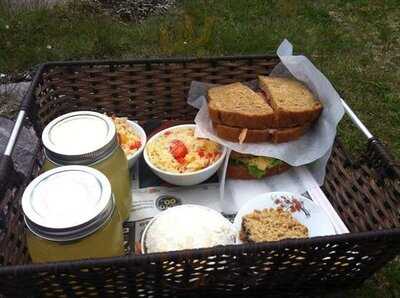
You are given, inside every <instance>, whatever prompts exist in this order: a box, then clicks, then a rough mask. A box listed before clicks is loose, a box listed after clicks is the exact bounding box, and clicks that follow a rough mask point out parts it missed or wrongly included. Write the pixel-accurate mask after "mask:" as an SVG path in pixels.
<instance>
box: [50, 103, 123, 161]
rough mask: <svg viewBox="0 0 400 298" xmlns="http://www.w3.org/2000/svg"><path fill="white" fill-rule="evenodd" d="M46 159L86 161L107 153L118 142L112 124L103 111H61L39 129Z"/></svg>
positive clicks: (100, 157) (101, 156)
mask: <svg viewBox="0 0 400 298" xmlns="http://www.w3.org/2000/svg"><path fill="white" fill-rule="evenodd" d="M42 142H43V145H44V148H45V154H46V156H47V158H48V159H50V160H51V161H53V162H55V163H56V164H60V165H74V164H81V165H88V164H92V163H94V162H96V161H98V160H100V159H103V158H105V157H106V156H108V155H109V154H110V153H111V152H113V150H114V149H115V148H116V146H118V139H117V133H116V128H115V125H114V123H113V121H112V120H111V119H110V118H109V117H107V116H106V115H102V114H100V113H96V112H89V111H79V112H72V113H68V114H65V115H62V116H60V117H58V118H56V119H54V120H53V121H51V122H50V123H49V124H48V125H47V126H46V127H45V129H44V130H43V133H42Z"/></svg>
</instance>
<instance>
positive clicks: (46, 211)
mask: <svg viewBox="0 0 400 298" xmlns="http://www.w3.org/2000/svg"><path fill="white" fill-rule="evenodd" d="M22 209H23V212H24V219H25V224H26V226H27V234H26V237H27V244H28V250H29V253H30V256H31V259H32V261H33V262H52V261H63V260H78V259H86V258H100V257H112V256H120V255H123V254H124V246H123V232H122V220H121V218H120V215H119V213H118V211H117V209H116V208H115V202H114V197H113V195H112V192H111V185H110V183H109V181H108V179H107V177H106V176H105V175H103V174H102V173H101V172H100V171H97V170H95V169H92V168H89V167H85V166H64V167H58V168H56V169H53V170H50V171H47V172H46V173H44V174H41V175H39V176H38V177H37V178H35V179H34V180H33V181H32V182H31V183H30V184H29V185H28V187H27V188H26V189H25V192H24V194H23V196H22Z"/></svg>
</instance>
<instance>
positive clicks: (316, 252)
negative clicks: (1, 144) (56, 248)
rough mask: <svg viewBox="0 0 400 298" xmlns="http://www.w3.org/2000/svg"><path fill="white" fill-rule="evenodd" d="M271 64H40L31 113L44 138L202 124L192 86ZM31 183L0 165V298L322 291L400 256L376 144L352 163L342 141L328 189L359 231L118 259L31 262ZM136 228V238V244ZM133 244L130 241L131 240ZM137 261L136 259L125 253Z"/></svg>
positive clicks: (272, 61) (393, 187) (392, 177)
mask: <svg viewBox="0 0 400 298" xmlns="http://www.w3.org/2000/svg"><path fill="white" fill-rule="evenodd" d="M278 62H279V61H278V59H277V58H276V57H272V56H251V57H243V56H242V57H224V58H204V59H164V60H163V59H157V60H135V61H104V62H62V63H49V64H45V65H43V66H42V67H41V68H40V70H39V71H38V73H37V75H36V77H35V79H34V82H33V85H32V88H31V89H30V93H29V94H28V95H27V96H26V98H25V100H24V102H23V105H22V107H23V108H24V109H26V110H27V112H28V115H29V121H30V123H31V124H32V125H33V126H34V128H35V130H36V132H37V133H38V135H40V133H41V130H42V129H43V128H44V126H45V125H46V124H47V123H48V122H49V121H51V120H52V119H54V118H55V117H57V116H59V115H62V114H64V113H67V112H71V111H76V110H94V111H99V112H105V113H114V114H116V115H119V116H127V117H130V118H132V119H137V120H140V121H145V120H149V119H161V120H184V121H188V120H189V121H190V120H192V119H193V117H194V115H195V113H196V110H194V109H193V108H192V107H190V106H188V105H187V104H186V96H187V92H188V90H189V88H190V83H191V82H192V81H193V80H197V81H203V82H210V83H218V84H225V83H230V82H234V81H249V80H253V79H255V78H256V77H257V75H261V74H262V75H268V74H269V73H270V71H271V69H272V68H273V67H274V66H275V65H276V64H277V63H278ZM37 150H38V151H37V152H38V154H37V158H36V160H35V162H34V163H33V164H32V165H30V171H29V172H30V173H31V175H29V177H24V176H22V175H21V174H19V173H17V172H16V171H15V170H14V167H13V165H12V162H11V159H10V158H8V157H6V156H3V158H2V159H1V163H0V178H1V179H0V181H1V184H0V198H1V201H0V212H1V213H0V264H1V265H2V266H1V267H0V294H2V295H4V296H10V297H14V296H21V297H28V296H46V297H67V296H68V297H69V296H74V297H88V296H101V297H103V296H104V297H105V296H110V297H132V296H138V297H156V296H165V297H170V296H178V295H179V296H183V297H188V296H190V297H191V296H204V295H215V294H218V295H219V296H225V295H226V296H235V295H244V296H252V295H265V294H266V293H268V294H269V295H274V294H276V295H289V296H291V295H296V296H298V297H300V296H301V295H310V294H320V293H322V292H327V291H334V290H337V289H343V288H345V287H355V286H357V285H359V284H360V283H361V282H362V281H363V280H365V279H366V278H368V277H369V276H370V275H371V274H373V273H374V272H375V271H376V270H378V269H379V268H380V267H382V266H383V265H384V264H385V263H386V262H388V261H389V260H391V259H392V258H393V257H394V256H395V255H396V254H398V253H399V247H400V229H399V228H400V214H399V210H400V170H399V169H400V168H399V166H398V163H397V162H396V161H395V160H394V159H393V158H392V156H391V155H390V153H389V152H388V151H387V150H386V149H385V148H384V147H383V146H382V144H381V143H380V142H379V140H377V139H373V140H370V141H369V143H368V144H367V146H366V151H365V153H364V155H363V156H360V157H358V158H356V159H354V160H355V161H354V160H352V159H351V158H350V157H349V156H348V155H347V154H346V152H345V150H344V148H343V147H342V145H341V144H340V141H338V140H337V142H336V143H335V146H334V149H333V152H332V156H331V158H330V160H329V163H328V166H327V175H326V180H325V184H324V186H323V190H324V192H325V194H326V195H327V197H328V198H329V200H330V202H331V203H332V205H333V207H334V208H335V209H336V211H337V212H338V214H339V215H340V216H341V218H342V219H343V221H344V223H345V224H346V225H347V227H348V228H349V229H350V231H351V233H350V234H346V235H336V236H328V237H318V238H313V239H302V240H284V241H280V242H276V243H261V244H254V245H238V246H226V247H217V248H208V249H200V250H188V251H181V252H169V253H162V254H152V255H142V256H134V255H129V256H126V257H120V258H110V259H95V260H80V261H74V262H60V263H51V264H39V265H38V264H30V261H29V256H28V254H27V249H26V243H25V234H24V222H23V217H22V214H21V208H20V198H21V194H22V192H23V190H24V188H25V187H26V185H27V184H28V183H29V181H30V180H31V179H33V177H35V176H36V175H37V174H38V171H39V169H40V165H41V162H42V160H43V156H42V153H41V152H42V151H41V148H37ZM129 233H130V232H129V229H128V232H127V234H128V235H129ZM128 239H131V237H130V238H129V237H128ZM128 252H129V251H128Z"/></svg>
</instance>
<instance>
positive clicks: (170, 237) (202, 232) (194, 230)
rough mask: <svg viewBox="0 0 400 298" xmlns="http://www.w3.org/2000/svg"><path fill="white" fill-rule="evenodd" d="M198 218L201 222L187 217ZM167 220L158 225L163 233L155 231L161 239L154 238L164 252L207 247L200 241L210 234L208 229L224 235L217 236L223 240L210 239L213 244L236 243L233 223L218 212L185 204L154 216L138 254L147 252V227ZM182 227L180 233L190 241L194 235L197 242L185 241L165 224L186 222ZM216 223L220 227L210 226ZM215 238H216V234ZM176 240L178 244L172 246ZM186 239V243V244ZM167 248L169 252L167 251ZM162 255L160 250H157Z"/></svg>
mask: <svg viewBox="0 0 400 298" xmlns="http://www.w3.org/2000/svg"><path fill="white" fill-rule="evenodd" d="M199 217H200V218H201V219H202V220H201V222H199V221H194V222H193V220H192V221H190V220H189V218H191V219H193V218H197V220H198V219H199ZM162 219H164V220H166V221H164V223H162V224H161V225H159V228H161V229H162V228H164V229H166V230H164V231H163V230H159V231H158V232H159V233H161V234H162V235H163V236H164V239H160V238H158V237H157V238H156V239H157V242H159V244H161V243H164V244H163V245H162V246H164V247H165V249H164V250H163V251H176V250H181V249H193V248H203V247H208V245H207V244H206V243H205V242H203V241H205V240H206V239H205V238H204V237H205V236H206V235H209V233H210V228H211V230H212V229H214V231H218V233H219V234H220V233H221V232H222V231H225V232H226V233H225V234H224V235H220V236H222V237H219V239H218V237H217V238H215V237H211V239H213V242H215V243H214V244H215V245H231V244H235V241H236V240H235V234H236V233H235V229H234V228H233V225H232V223H231V222H230V221H229V220H228V219H226V218H225V217H223V216H222V215H221V213H219V212H218V211H216V210H214V209H211V208H208V207H206V206H201V205H193V204H185V205H180V206H175V207H171V208H168V209H167V210H165V211H162V212H160V213H159V214H157V215H156V216H155V217H153V218H152V219H151V220H150V222H149V223H148V224H147V226H146V227H145V229H144V231H143V233H142V237H141V241H140V244H141V251H142V253H147V249H146V238H147V234H148V231H149V229H150V227H151V226H152V225H154V224H157V223H159V222H160V220H162ZM188 220H189V221H190V222H188V224H187V225H184V228H183V229H182V230H181V233H183V235H185V237H188V238H191V237H196V236H197V239H196V240H197V241H196V240H195V241H193V240H190V239H185V237H180V236H183V235H182V234H176V230H177V229H176V228H175V229H174V227H173V226H166V225H165V223H166V222H169V223H171V224H178V225H182V222H184V223H186V222H187V221H188ZM215 221H217V222H219V223H220V224H221V225H220V226H213V225H212V223H213V222H214V223H215ZM215 236H216V235H215ZM174 239H175V241H177V242H178V243H176V244H173V243H174ZM186 240H188V241H186ZM168 247H169V249H167V248H168ZM159 252H161V251H159Z"/></svg>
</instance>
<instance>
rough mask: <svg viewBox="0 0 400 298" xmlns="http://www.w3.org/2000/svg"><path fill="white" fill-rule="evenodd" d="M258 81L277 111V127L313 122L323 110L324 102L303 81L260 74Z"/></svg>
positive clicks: (275, 111) (272, 106)
mask: <svg viewBox="0 0 400 298" xmlns="http://www.w3.org/2000/svg"><path fill="white" fill-rule="evenodd" d="M258 83H259V87H260V88H261V90H262V91H263V92H264V93H265V96H266V97H267V98H268V99H269V102H270V105H271V108H272V109H273V110H274V113H275V121H276V122H275V126H276V127H292V126H298V125H304V124H305V123H311V122H314V120H316V119H317V118H318V117H319V116H320V114H321V112H322V104H321V102H320V101H319V100H317V99H316V98H315V96H314V95H313V94H312V92H311V91H310V90H309V89H308V88H307V87H306V86H305V85H304V84H303V83H301V82H299V81H297V80H293V79H289V78H283V77H267V76H259V77H258Z"/></svg>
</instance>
